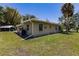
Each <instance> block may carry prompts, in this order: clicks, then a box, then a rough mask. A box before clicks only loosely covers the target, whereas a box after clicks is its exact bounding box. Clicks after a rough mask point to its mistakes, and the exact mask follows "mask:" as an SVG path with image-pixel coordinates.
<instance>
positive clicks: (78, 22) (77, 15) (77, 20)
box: [73, 12, 79, 32]
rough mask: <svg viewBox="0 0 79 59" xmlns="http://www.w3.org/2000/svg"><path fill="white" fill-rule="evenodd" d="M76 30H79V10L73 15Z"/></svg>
mask: <svg viewBox="0 0 79 59" xmlns="http://www.w3.org/2000/svg"><path fill="white" fill-rule="evenodd" d="M73 19H74V25H75V29H76V32H78V30H79V12H78V13H75V14H74V15H73Z"/></svg>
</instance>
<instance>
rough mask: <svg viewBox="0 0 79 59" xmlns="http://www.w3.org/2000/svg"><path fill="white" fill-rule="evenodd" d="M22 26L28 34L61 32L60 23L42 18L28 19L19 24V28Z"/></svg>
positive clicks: (37, 34)
mask: <svg viewBox="0 0 79 59" xmlns="http://www.w3.org/2000/svg"><path fill="white" fill-rule="evenodd" d="M20 27H22V28H23V29H25V30H26V32H27V34H28V35H32V36H40V35H46V34H52V33H57V32H59V25H58V24H55V23H51V22H47V21H42V20H36V19H31V20H26V21H24V22H23V23H22V24H19V25H17V28H20Z"/></svg>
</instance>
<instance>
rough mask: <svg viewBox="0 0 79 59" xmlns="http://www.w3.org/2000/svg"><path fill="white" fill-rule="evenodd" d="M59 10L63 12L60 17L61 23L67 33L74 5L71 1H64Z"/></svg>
mask: <svg viewBox="0 0 79 59" xmlns="http://www.w3.org/2000/svg"><path fill="white" fill-rule="evenodd" d="M61 12H62V14H63V17H64V18H62V22H63V21H64V22H63V23H62V24H63V25H64V27H65V29H66V32H67V33H68V32H69V31H70V29H71V25H70V24H71V23H72V21H73V20H72V19H71V18H72V16H73V13H74V6H73V5H72V4H71V3H65V4H64V5H63V6H62V8H61Z"/></svg>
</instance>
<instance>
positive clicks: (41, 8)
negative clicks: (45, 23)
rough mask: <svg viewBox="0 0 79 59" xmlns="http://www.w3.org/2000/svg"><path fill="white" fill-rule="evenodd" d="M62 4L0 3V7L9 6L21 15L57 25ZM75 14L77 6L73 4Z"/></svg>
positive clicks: (78, 5) (77, 9) (78, 9)
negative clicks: (29, 15)
mask: <svg viewBox="0 0 79 59" xmlns="http://www.w3.org/2000/svg"><path fill="white" fill-rule="evenodd" d="M62 5H63V4H62V3H2V4H0V6H4V7H6V6H9V7H12V8H15V9H17V10H18V11H19V13H20V14H21V15H26V14H32V15H35V16H36V17H37V18H40V19H41V20H46V19H48V20H49V21H50V22H56V23H58V17H60V16H62V13H61V6H62ZM73 5H74V7H75V13H76V12H78V11H79V8H78V7H79V4H73Z"/></svg>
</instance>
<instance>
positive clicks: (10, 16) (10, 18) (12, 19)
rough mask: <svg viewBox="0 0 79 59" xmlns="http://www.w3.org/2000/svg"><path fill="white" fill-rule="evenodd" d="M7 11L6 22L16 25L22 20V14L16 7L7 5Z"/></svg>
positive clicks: (5, 14)
mask: <svg viewBox="0 0 79 59" xmlns="http://www.w3.org/2000/svg"><path fill="white" fill-rule="evenodd" d="M5 10H6V12H5V13H4V19H5V24H6V25H8V24H11V25H16V24H19V23H20V21H21V15H20V14H19V13H18V11H17V10H16V9H13V8H10V7H6V9H5Z"/></svg>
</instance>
